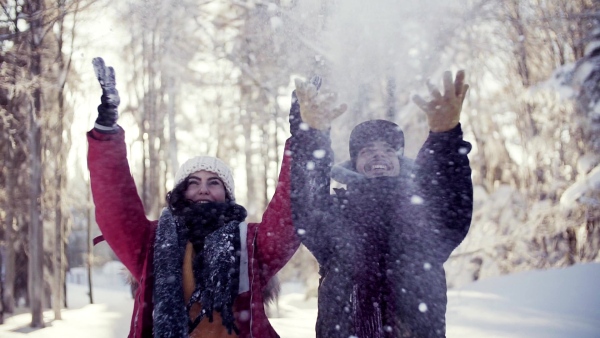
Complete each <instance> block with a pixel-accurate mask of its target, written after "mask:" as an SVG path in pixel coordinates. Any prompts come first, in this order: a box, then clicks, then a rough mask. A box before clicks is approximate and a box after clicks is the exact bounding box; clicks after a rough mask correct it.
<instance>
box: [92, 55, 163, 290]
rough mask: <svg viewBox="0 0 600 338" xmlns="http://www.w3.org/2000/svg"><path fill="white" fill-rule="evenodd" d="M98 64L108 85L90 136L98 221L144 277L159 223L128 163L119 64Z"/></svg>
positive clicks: (122, 257) (134, 272)
mask: <svg viewBox="0 0 600 338" xmlns="http://www.w3.org/2000/svg"><path fill="white" fill-rule="evenodd" d="M94 69H95V71H96V76H97V77H98V80H99V82H100V85H101V87H102V97H101V102H102V104H100V106H99V107H98V119H97V120H96V124H95V126H94V129H93V130H91V131H90V132H88V134H87V139H88V145H89V148H88V168H89V170H90V181H91V187H92V196H93V199H94V204H95V206H96V222H97V223H98V226H99V227H100V231H101V232H102V235H103V236H104V239H105V240H106V242H107V243H108V245H109V246H110V247H111V248H112V249H113V251H114V252H115V254H116V255H117V257H118V258H119V259H120V260H121V262H122V263H123V264H124V265H125V266H126V267H127V269H128V270H129V271H130V272H131V274H132V275H133V276H134V277H135V278H136V279H137V280H138V281H139V280H140V277H141V275H142V269H143V263H144V258H145V256H146V254H147V250H148V249H149V248H150V246H151V245H152V243H151V241H152V238H151V237H152V236H153V233H154V227H155V223H153V222H150V221H149V220H148V219H147V218H146V215H145V212H144V207H143V205H142V202H141V200H140V198H139V196H138V193H137V190H136V187H135V183H134V181H133V177H132V176H131V172H130V170H129V164H128V163H127V148H126V146H125V133H124V131H123V129H121V128H120V127H119V126H117V124H116V121H117V117H118V113H117V108H118V105H119V102H120V100H119V94H118V92H117V90H116V83H115V77H114V70H112V68H111V67H108V68H107V67H106V66H105V65H104V61H103V60H102V59H101V58H96V59H94Z"/></svg>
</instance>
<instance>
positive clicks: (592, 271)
mask: <svg viewBox="0 0 600 338" xmlns="http://www.w3.org/2000/svg"><path fill="white" fill-rule="evenodd" d="M95 280H96V281H97V283H98V284H100V285H102V286H103V287H96V288H94V290H93V292H94V299H95V302H96V304H93V305H89V304H88V298H87V295H86V291H87V290H86V287H85V286H84V285H78V284H74V282H77V281H76V280H74V279H72V280H71V281H72V283H70V284H69V285H68V301H69V304H70V307H71V308H70V309H69V310H64V311H63V320H61V321H52V316H53V315H52V312H50V311H48V312H46V313H45V315H44V317H45V318H46V320H47V322H48V324H47V327H46V328H44V329H39V330H32V329H31V328H29V327H28V323H29V321H30V315H29V314H27V313H26V314H21V315H16V316H13V317H10V318H8V319H7V320H6V324H4V325H0V337H2V338H19V337H21V338H24V337H27V338H29V337H31V338H38V337H52V338H54V337H56V338H70V337H78V338H79V337H82V336H84V337H86V338H109V337H126V336H127V332H128V328H129V319H130V315H131V311H132V299H131V296H130V294H129V292H128V288H127V286H125V285H123V283H122V282H120V280H119V279H114V278H113V277H110V276H109V277H107V276H102V277H99V278H96V279H95ZM599 281H600V264H583V265H577V266H573V267H570V268H566V269H558V270H548V271H530V272H525V273H518V274H514V275H511V276H504V277H500V278H495V279H487V280H483V281H480V282H477V283H472V284H470V285H467V286H465V287H463V288H461V289H457V290H451V291H449V293H448V313H447V319H448V334H447V335H448V337H449V338H481V337H498V338H504V337H511V338H518V337H527V338H554V337H557V338H558V337H569V338H598V337H600V289H599V288H598V286H599V285H600V284H599V283H600V282H599ZM79 282H80V281H79ZM316 304H317V303H316V299H314V298H311V299H308V300H305V299H304V296H303V294H302V290H301V288H300V287H299V286H297V285H292V284H289V285H284V287H283V289H282V296H281V298H280V302H279V309H278V311H277V309H274V311H273V313H274V314H273V316H274V317H276V318H272V319H271V321H272V323H273V326H274V327H275V329H276V330H277V332H279V334H280V335H281V337H282V338H310V337H314V323H315V320H316V315H317V312H316Z"/></svg>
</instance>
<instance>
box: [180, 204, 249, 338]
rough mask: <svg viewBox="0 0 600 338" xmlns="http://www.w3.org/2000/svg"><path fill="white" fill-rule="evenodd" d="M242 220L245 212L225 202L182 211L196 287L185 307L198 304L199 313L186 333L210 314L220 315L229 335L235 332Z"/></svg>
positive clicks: (210, 319)
mask: <svg viewBox="0 0 600 338" xmlns="http://www.w3.org/2000/svg"><path fill="white" fill-rule="evenodd" d="M245 218H246V209H244V207H242V206H241V205H237V204H229V203H204V204H194V205H192V206H191V207H190V208H189V210H186V211H184V215H183V219H184V220H185V223H186V225H187V226H188V228H189V229H190V232H189V240H190V242H191V243H192V245H193V246H194V251H195V252H196V256H195V257H194V261H193V270H194V278H195V280H196V288H195V290H194V292H193V294H192V297H191V298H190V301H189V302H188V304H187V310H188V312H189V310H190V308H191V307H192V305H194V304H195V303H197V302H200V304H202V312H201V313H200V314H199V315H198V317H196V318H195V319H194V320H193V321H190V324H189V332H192V331H193V330H194V329H195V328H196V327H197V326H198V324H200V322H201V321H202V319H204V318H205V317H208V319H209V321H210V322H211V323H212V321H213V311H218V312H220V313H221V317H222V318H223V325H224V326H225V327H226V328H227V331H228V332H229V334H231V331H232V330H233V331H235V333H236V334H239V330H238V328H237V327H236V326H235V323H234V322H235V318H234V316H233V303H234V301H235V298H236V297H237V295H238V291H239V276H240V250H241V249H240V247H241V243H240V230H239V225H240V222H242V221H244V219H245Z"/></svg>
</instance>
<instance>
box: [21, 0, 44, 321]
mask: <svg viewBox="0 0 600 338" xmlns="http://www.w3.org/2000/svg"><path fill="white" fill-rule="evenodd" d="M44 7H45V6H44V1H43V0H32V1H28V2H27V3H26V5H25V6H24V12H25V13H26V14H27V15H28V16H29V18H30V20H29V26H30V33H29V46H30V51H31V58H30V64H29V71H30V76H31V78H32V79H37V80H38V82H37V83H36V84H35V86H34V89H33V93H32V95H31V98H32V101H33V102H32V104H31V106H30V113H29V132H30V134H29V135H30V136H29V156H30V166H29V169H30V170H31V175H30V181H29V184H30V189H29V199H30V200H29V281H30V283H29V294H30V296H29V297H30V302H31V326H32V327H43V326H44V320H43V317H42V311H43V308H42V297H43V292H44V263H43V258H44V256H43V255H44V237H43V236H44V229H43V222H42V219H41V216H42V213H41V200H42V145H41V136H42V130H41V128H40V125H39V122H38V121H39V119H40V116H41V113H42V88H41V83H40V81H39V79H40V78H41V75H42V56H41V45H42V40H43V37H44V36H43V34H44V27H43V22H42V20H43V16H42V13H43V11H44Z"/></svg>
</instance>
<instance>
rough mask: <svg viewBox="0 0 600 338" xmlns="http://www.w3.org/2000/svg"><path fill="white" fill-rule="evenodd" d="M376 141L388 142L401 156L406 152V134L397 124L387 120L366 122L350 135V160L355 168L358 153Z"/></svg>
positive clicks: (355, 128)
mask: <svg viewBox="0 0 600 338" xmlns="http://www.w3.org/2000/svg"><path fill="white" fill-rule="evenodd" d="M374 141H384V142H387V143H388V144H389V145H391V146H392V147H393V148H394V149H395V150H396V151H398V152H399V156H402V153H403V152H404V133H403V132H402V129H400V127H399V126H398V125H397V124H395V123H394V122H391V121H387V120H369V121H365V122H363V123H360V124H359V125H357V126H356V127H354V129H352V132H351V133H350V142H349V143H350V159H351V162H352V166H353V167H354V166H355V164H356V157H357V156H358V152H359V151H360V150H361V149H362V148H364V147H365V146H367V144H369V142H374Z"/></svg>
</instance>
